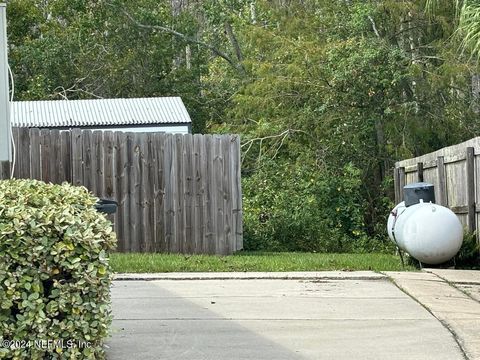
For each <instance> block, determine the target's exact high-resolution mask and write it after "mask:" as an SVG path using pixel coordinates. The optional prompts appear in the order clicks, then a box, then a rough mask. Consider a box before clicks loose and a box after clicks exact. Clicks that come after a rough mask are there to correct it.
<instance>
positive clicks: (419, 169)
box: [417, 162, 423, 182]
mask: <svg viewBox="0 0 480 360" xmlns="http://www.w3.org/2000/svg"><path fill="white" fill-rule="evenodd" d="M417 177H418V181H419V182H423V162H419V163H417Z"/></svg>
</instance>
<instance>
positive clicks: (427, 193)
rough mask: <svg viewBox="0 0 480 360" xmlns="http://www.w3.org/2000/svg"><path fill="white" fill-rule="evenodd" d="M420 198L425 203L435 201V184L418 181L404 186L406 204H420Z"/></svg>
mask: <svg viewBox="0 0 480 360" xmlns="http://www.w3.org/2000/svg"><path fill="white" fill-rule="evenodd" d="M420 199H422V200H423V202H425V203H428V202H432V203H435V190H434V187H433V184H429V183H425V182H418V183H413V184H408V185H405V186H404V187H403V200H404V201H405V206H407V207H408V206H411V205H415V204H418V203H419V202H420Z"/></svg>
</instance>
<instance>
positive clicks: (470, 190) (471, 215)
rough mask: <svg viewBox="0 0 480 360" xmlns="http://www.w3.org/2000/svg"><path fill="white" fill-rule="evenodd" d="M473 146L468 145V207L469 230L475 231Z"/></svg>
mask: <svg viewBox="0 0 480 360" xmlns="http://www.w3.org/2000/svg"><path fill="white" fill-rule="evenodd" d="M474 151H475V150H474V148H473V147H467V162H466V164H467V207H468V215H467V216H468V230H469V231H470V232H473V231H475V229H476V223H475V152H474Z"/></svg>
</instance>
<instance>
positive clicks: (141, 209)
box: [0, 128, 243, 254]
mask: <svg viewBox="0 0 480 360" xmlns="http://www.w3.org/2000/svg"><path fill="white" fill-rule="evenodd" d="M14 139H15V143H16V150H17V157H16V158H17V164H16V167H15V171H14V176H15V177H16V178H35V179H39V180H44V181H50V182H54V183H61V182H63V181H68V182H71V183H73V184H75V185H83V186H85V187H87V188H88V189H89V190H90V191H92V193H94V194H95V195H96V196H98V197H104V198H108V199H112V200H116V201H117V202H118V204H119V206H118V209H117V213H116V214H115V215H114V216H110V217H109V218H110V219H111V220H112V221H113V223H114V228H115V231H116V233H117V237H118V251H121V252H129V251H135V252H181V253H210V254H229V253H232V252H234V251H236V250H240V249H242V247H243V233H242V193H241V182H240V144H239V138H238V136H236V135H215V136H212V135H179V134H175V135H172V134H165V133H123V132H110V131H105V132H102V131H94V132H92V131H89V130H79V129H73V130H71V131H58V130H45V129H43V130H38V129H21V128H17V129H14ZM1 165H2V167H1V169H0V176H1V177H3V178H6V177H8V174H9V163H8V162H6V163H2V164H1Z"/></svg>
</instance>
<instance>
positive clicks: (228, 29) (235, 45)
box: [225, 21, 243, 62]
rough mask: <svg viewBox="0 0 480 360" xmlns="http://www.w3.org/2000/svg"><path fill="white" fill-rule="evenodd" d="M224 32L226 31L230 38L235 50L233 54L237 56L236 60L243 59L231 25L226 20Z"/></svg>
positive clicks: (240, 60)
mask: <svg viewBox="0 0 480 360" xmlns="http://www.w3.org/2000/svg"><path fill="white" fill-rule="evenodd" d="M225 32H226V33H227V36H228V40H230V44H231V45H232V48H233V50H234V52H235V56H236V57H237V61H238V62H242V61H243V55H242V50H241V49H240V45H239V44H238V40H237V38H236V36H235V34H234V33H233V29H232V25H231V24H230V23H229V22H228V21H227V22H225Z"/></svg>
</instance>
